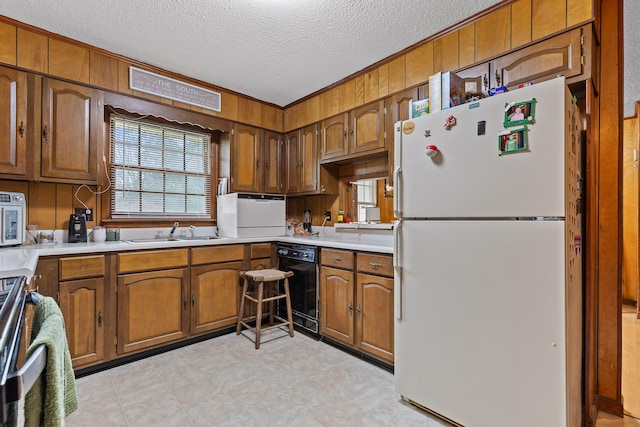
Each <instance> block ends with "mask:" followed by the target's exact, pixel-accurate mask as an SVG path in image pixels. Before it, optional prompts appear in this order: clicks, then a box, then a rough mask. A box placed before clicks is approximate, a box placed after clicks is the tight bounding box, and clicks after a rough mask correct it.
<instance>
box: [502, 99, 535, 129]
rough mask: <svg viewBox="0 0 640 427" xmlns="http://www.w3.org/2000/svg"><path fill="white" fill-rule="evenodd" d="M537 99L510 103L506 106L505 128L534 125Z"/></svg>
mask: <svg viewBox="0 0 640 427" xmlns="http://www.w3.org/2000/svg"><path fill="white" fill-rule="evenodd" d="M535 109H536V99H535V98H532V99H531V100H529V101H522V102H510V103H507V104H505V105H504V127H506V128H508V127H513V126H519V125H526V124H533V122H534V120H535Z"/></svg>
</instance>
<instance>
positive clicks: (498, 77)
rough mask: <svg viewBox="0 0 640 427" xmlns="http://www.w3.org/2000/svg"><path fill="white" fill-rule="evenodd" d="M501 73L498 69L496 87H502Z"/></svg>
mask: <svg viewBox="0 0 640 427" xmlns="http://www.w3.org/2000/svg"><path fill="white" fill-rule="evenodd" d="M500 80H501V79H500V73H499V72H498V70H496V87H500Z"/></svg>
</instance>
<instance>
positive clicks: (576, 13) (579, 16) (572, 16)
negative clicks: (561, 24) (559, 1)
mask: <svg viewBox="0 0 640 427" xmlns="http://www.w3.org/2000/svg"><path fill="white" fill-rule="evenodd" d="M592 16H593V1H592V0H567V27H571V26H573V25H575V24H579V23H580V22H584V21H586V20H588V19H591V17H592Z"/></svg>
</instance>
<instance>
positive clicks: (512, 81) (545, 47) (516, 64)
mask: <svg viewBox="0 0 640 427" xmlns="http://www.w3.org/2000/svg"><path fill="white" fill-rule="evenodd" d="M582 34H583V30H582V29H581V28H576V29H575V30H572V31H570V32H567V33H563V34H560V35H558V36H556V37H553V38H551V39H548V40H545V41H542V42H540V43H536V44H535V45H532V46H529V47H527V48H524V49H521V50H518V51H516V52H513V53H510V54H508V55H504V56H502V57H500V58H497V59H496V60H494V61H492V63H491V69H492V70H495V73H494V75H493V76H492V78H491V80H492V87H495V86H500V85H504V86H506V87H507V88H508V89H509V90H511V89H513V88H516V87H518V85H519V84H522V83H527V82H534V83H536V82H540V81H542V80H546V79H549V78H553V77H555V76H557V75H559V74H562V75H564V76H565V78H567V79H570V78H571V77H575V76H579V75H581V74H582V72H583V67H584V65H583V62H582V61H581V57H582V41H583V40H584V39H583V37H582ZM496 76H497V77H499V78H500V82H498V81H496V79H495V78H496ZM582 78H584V76H582V77H581V79H582Z"/></svg>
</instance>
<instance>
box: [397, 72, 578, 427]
mask: <svg viewBox="0 0 640 427" xmlns="http://www.w3.org/2000/svg"><path fill="white" fill-rule="evenodd" d="M580 127H581V123H580V119H579V114H578V111H577V107H576V106H575V105H574V102H573V100H572V97H571V95H570V93H569V90H568V88H567V87H566V85H565V81H564V78H562V77H559V78H556V79H553V80H550V81H546V82H543V83H539V84H535V85H532V86H527V87H524V88H521V89H518V90H513V91H510V92H507V93H504V94H500V95H496V96H493V97H490V98H485V99H482V100H479V101H477V102H473V103H468V104H463V105H460V106H457V107H454V108H451V109H448V110H444V111H441V112H438V113H434V114H430V115H426V116H421V117H418V118H414V119H411V120H406V121H403V122H398V123H396V125H395V148H394V149H395V153H394V155H395V165H394V176H395V179H394V181H395V184H394V185H395V198H394V210H395V215H396V217H397V218H398V219H399V220H398V222H397V224H396V227H395V242H394V243H395V248H394V266H395V317H396V320H395V385H396V391H397V392H398V393H399V394H400V395H402V397H403V398H404V399H405V400H407V401H409V402H411V403H413V404H416V405H418V406H420V407H421V408H423V409H426V410H428V411H430V412H432V413H435V414H437V415H439V416H440V417H443V418H446V419H448V420H450V421H453V422H454V423H456V424H460V425H464V426H470V427H473V426H477V427H483V426H487V427H489V426H490V427H499V426H505V427H507V426H508V427H513V426H519V427H526V426H532V427H540V426H544V427H553V426H579V425H580V424H581V407H582V405H581V396H582V394H581V374H582V365H581V358H582V261H581V260H582V234H581V228H582V226H581V224H582V220H581V215H580V211H581V205H582V201H581V196H580V189H581V186H582V181H583V179H582V173H581V168H580V165H581V154H580V140H581V139H580Z"/></svg>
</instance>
